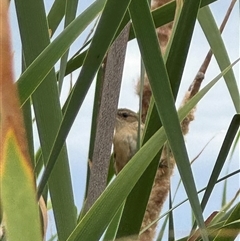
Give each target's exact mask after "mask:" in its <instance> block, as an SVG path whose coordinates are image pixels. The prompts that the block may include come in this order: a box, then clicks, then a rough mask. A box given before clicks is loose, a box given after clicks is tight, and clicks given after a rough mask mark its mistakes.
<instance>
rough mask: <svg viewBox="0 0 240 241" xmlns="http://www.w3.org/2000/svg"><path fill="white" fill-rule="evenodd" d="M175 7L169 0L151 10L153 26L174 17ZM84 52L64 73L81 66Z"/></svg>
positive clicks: (69, 64)
mask: <svg viewBox="0 0 240 241" xmlns="http://www.w3.org/2000/svg"><path fill="white" fill-rule="evenodd" d="M215 1H217V0H203V1H202V2H201V7H204V6H206V5H207V4H210V3H212V2H215ZM175 7H176V2H175V1H171V2H169V3H167V4H165V5H164V6H162V7H160V8H157V9H155V10H153V12H152V15H153V20H154V23H155V26H156V27H160V26H162V25H164V24H166V23H168V22H170V21H172V20H173V17H174V12H175ZM126 23H127V22H125V23H124V24H122V25H121V26H120V29H119V32H120V31H121V30H122V29H123V27H124V26H125V25H126ZM133 38H135V35H134V31H133V29H132V28H131V30H130V34H129V40H132V39H133ZM86 53H87V50H85V51H84V52H82V53H80V54H77V55H74V57H73V58H71V59H70V60H69V61H68V64H67V68H66V75H68V74H70V73H71V72H73V71H74V70H76V69H78V68H79V67H81V66H82V64H83V61H84V58H85V56H86Z"/></svg>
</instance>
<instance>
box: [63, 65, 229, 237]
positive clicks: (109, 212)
mask: <svg viewBox="0 0 240 241" xmlns="http://www.w3.org/2000/svg"><path fill="white" fill-rule="evenodd" d="M231 67H232V66H231ZM229 68H230V67H229ZM229 68H228V69H226V70H225V72H226V71H227V70H229ZM225 72H224V73H225ZM224 73H223V74H224ZM221 76H222V74H220V75H219V76H217V77H216V78H215V79H214V80H213V81H212V82H210V83H209V84H208V85H207V86H206V87H204V88H203V89H202V90H201V91H200V92H199V93H198V94H197V95H196V96H194V97H193V99H192V100H190V101H189V102H188V103H187V104H186V105H185V106H184V107H183V108H182V109H181V110H180V111H179V119H180V120H182V119H183V118H184V117H185V116H186V115H187V113H188V112H189V111H190V110H191V108H193V107H194V106H195V105H196V104H197V102H198V101H199V100H200V99H201V98H202V97H203V96H204V95H205V94H206V93H207V92H208V91H209V90H210V89H211V87H212V86H213V85H214V84H215V83H216V82H217V81H218V80H219V79H220V78H221ZM165 141H166V137H165V134H164V131H163V128H161V129H160V130H158V131H157V132H156V133H155V134H154V135H153V136H152V137H151V138H150V140H149V141H148V142H147V143H146V144H145V145H144V146H143V147H142V148H141V149H140V150H139V152H137V153H136V155H135V156H134V157H133V158H132V159H131V160H130V161H129V162H128V164H127V165H126V166H125V168H124V169H123V170H122V171H121V172H120V173H119V175H118V176H117V177H116V179H115V180H114V181H113V182H112V183H111V184H110V185H109V186H108V187H107V189H106V190H105V191H104V192H103V193H102V195H101V196H100V197H99V199H98V200H97V201H96V202H95V203H94V205H93V206H92V208H91V209H90V210H89V211H88V212H87V213H86V215H85V216H84V217H83V218H82V220H81V221H80V223H79V224H78V225H77V227H76V229H75V230H74V231H73V233H72V234H71V235H70V237H69V238H68V240H67V241H73V240H98V239H99V237H100V236H101V234H102V233H103V232H104V230H105V228H106V227H107V225H108V224H109V222H110V220H111V219H112V218H113V216H114V215H115V213H116V212H117V210H118V208H119V207H120V205H121V204H122V202H123V201H124V200H125V198H126V196H127V195H128V194H129V192H130V191H131V189H132V188H133V187H134V185H135V184H136V182H137V180H138V179H139V177H140V176H141V175H142V173H143V172H144V170H145V169H146V167H147V166H148V165H149V163H150V162H151V160H152V159H153V158H154V156H155V155H156V154H157V152H158V151H159V149H160V148H161V146H162V145H163V144H164V142H165ZM187 200H188V199H186V201H187Z"/></svg>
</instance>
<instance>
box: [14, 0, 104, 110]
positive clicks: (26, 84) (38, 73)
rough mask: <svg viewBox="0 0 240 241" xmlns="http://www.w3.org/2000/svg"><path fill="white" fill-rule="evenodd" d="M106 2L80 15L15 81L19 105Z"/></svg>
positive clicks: (100, 0) (97, 3) (101, 1)
mask: <svg viewBox="0 0 240 241" xmlns="http://www.w3.org/2000/svg"><path fill="white" fill-rule="evenodd" d="M105 2H106V0H97V1H95V2H94V3H93V4H92V5H91V6H90V7H89V8H87V9H86V10H85V11H84V12H83V13H82V14H80V15H79V16H78V17H77V18H76V19H75V20H74V21H73V22H72V23H71V24H70V25H69V26H68V27H67V28H66V29H65V30H64V31H62V33H61V34H60V35H59V36H58V37H57V38H56V39H55V40H54V41H53V42H52V43H50V44H49V45H48V46H47V47H46V48H45V50H44V51H43V52H42V53H41V54H40V55H39V56H38V57H37V58H36V59H35V60H34V61H33V63H32V64H31V65H30V66H29V67H28V68H27V69H26V71H25V72H24V73H23V74H22V75H21V76H20V78H19V79H18V81H17V85H18V89H19V97H20V104H21V105H22V104H24V103H25V101H26V100H27V99H28V98H29V97H30V96H31V95H32V94H33V93H34V91H35V90H36V89H37V88H38V86H39V85H40V84H41V82H42V81H43V79H44V78H45V77H46V76H47V74H48V73H49V72H50V71H51V69H52V68H53V66H54V64H55V63H56V62H57V61H58V60H59V58H60V57H61V56H62V55H63V54H64V53H65V52H66V50H67V49H68V48H69V46H70V45H71V44H72V42H73V41H74V40H75V39H76V38H77V37H78V36H79V34H81V33H82V32H83V30H84V29H85V28H86V27H87V26H88V24H89V23H90V22H91V21H92V20H93V19H94V18H95V17H96V16H97V15H98V14H99V12H100V11H101V10H102V8H103V6H104V4H105Z"/></svg>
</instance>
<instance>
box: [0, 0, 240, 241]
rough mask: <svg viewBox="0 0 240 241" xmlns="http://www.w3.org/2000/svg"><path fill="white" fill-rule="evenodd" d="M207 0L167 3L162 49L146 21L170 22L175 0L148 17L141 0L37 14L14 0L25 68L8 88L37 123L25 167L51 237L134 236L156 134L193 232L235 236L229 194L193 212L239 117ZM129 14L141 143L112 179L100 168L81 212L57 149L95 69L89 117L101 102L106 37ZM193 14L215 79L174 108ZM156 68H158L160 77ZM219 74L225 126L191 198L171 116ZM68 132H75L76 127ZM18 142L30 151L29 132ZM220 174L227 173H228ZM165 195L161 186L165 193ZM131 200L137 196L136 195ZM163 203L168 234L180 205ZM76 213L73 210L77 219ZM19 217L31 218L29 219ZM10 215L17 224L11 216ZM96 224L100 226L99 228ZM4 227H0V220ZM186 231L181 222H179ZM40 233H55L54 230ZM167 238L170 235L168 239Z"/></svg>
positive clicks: (57, 6)
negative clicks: (46, 212) (143, 80)
mask: <svg viewBox="0 0 240 241" xmlns="http://www.w3.org/2000/svg"><path fill="white" fill-rule="evenodd" d="M70 2H71V3H70ZM212 2H214V1H212V0H205V1H200V0H199V1H190V0H185V1H184V4H183V7H182V8H179V9H178V10H177V15H176V18H175V19H176V25H175V26H174V34H173V36H172V38H171V42H170V45H169V46H168V49H167V54H166V55H165V56H162V55H161V53H160V49H159V46H158V41H157V36H156V34H155V31H154V24H155V26H161V25H163V24H165V23H168V22H169V21H172V20H173V18H174V13H175V8H176V3H175V1H173V2H171V3H169V4H167V5H166V6H163V7H161V8H159V9H157V10H155V11H154V12H153V13H152V15H151V11H150V10H149V6H148V4H147V1H145V0H141V1H140V0H132V1H131V0H122V1H119V0H96V1H94V2H93V3H92V4H91V5H90V6H89V7H87V9H86V10H85V11H83V12H81V13H79V12H78V11H77V13H76V9H77V6H78V5H79V4H80V3H81V1H79V2H78V1H77V0H76V1H63V0H55V1H53V5H52V7H51V10H50V12H49V14H48V15H47V14H46V12H45V8H46V6H45V5H44V1H43V0H38V1H37V3H38V4H35V2H34V3H32V1H30V0H28V1H27V0H25V1H20V0H15V4H16V12H17V18H18V24H19V31H20V35H21V44H22V48H23V60H24V61H23V66H25V68H24V69H25V71H23V73H22V74H21V75H20V77H19V79H18V80H17V82H16V86H17V87H18V91H19V97H20V102H21V106H22V108H23V109H24V108H27V109H26V110H27V111H31V112H32V116H35V118H36V123H37V131H35V132H34V138H35V139H37V138H39V139H40V147H39V149H38V148H37V150H35V157H34V155H33V154H32V155H31V156H32V163H33V164H34V165H35V167H34V169H35V175H36V176H37V180H38V181H39V182H38V183H39V185H38V190H37V192H38V197H40V196H41V195H43V196H44V198H45V199H46V200H45V201H46V202H47V201H48V200H51V204H52V210H53V214H54V221H53V222H54V225H56V230H57V231H56V232H57V235H56V237H57V238H58V240H61V241H65V240H67V241H75V240H76V241H77V240H89V241H97V240H99V239H100V238H101V237H102V236H103V235H104V241H107V240H116V237H117V238H122V237H126V236H136V235H138V233H139V231H140V227H141V222H142V218H143V215H144V212H145V208H146V204H147V200H148V196H149V193H150V189H151V186H152V183H153V180H154V175H155V173H156V169H157V167H158V160H159V155H160V151H161V148H162V146H163V145H164V144H165V143H166V141H168V142H169V143H170V146H171V149H172V151H173V153H174V156H175V159H176V163H177V168H178V170H179V173H180V177H181V181H182V182H183V185H184V190H185V191H186V194H187V199H186V200H185V201H184V202H186V201H188V202H189V203H190V205H191V210H192V211H193V213H194V217H195V220H196V223H197V224H198V228H199V229H200V230H201V232H200V233H198V231H196V229H193V231H195V234H196V233H197V234H198V236H199V237H200V236H201V235H202V240H216V241H218V240H229V241H230V240H232V241H233V240H234V239H235V238H236V236H237V235H238V232H239V230H240V224H239V219H240V211H239V208H240V204H239V201H238V202H237V203H236V201H235V200H234V201H235V202H233V203H231V205H229V206H228V207H227V208H226V209H224V214H222V215H221V211H220V212H219V214H218V215H217V216H215V217H214V218H213V219H212V220H211V222H210V223H207V224H206V223H205V219H206V218H205V216H204V215H203V210H204V207H205V206H206V204H207V203H208V201H209V197H210V195H211V193H212V192H213V189H214V187H215V185H216V183H218V182H219V180H218V178H219V174H220V173H221V171H222V169H223V164H224V163H225V161H226V159H227V156H228V153H229V151H230V149H231V147H232V146H233V144H232V143H234V142H233V141H234V138H235V136H237V131H238V128H239V123H240V121H239V118H240V117H239V114H237V113H238V112H239V91H238V86H237V80H236V77H235V76H234V72H233V70H232V67H233V65H235V64H237V62H238V61H235V62H234V63H233V64H231V62H230V60H229V57H228V53H227V51H226V48H225V46H224V42H223V40H222V37H221V35H220V33H219V31H218V30H217V27H216V23H215V20H214V17H213V15H212V13H211V10H210V8H209V7H208V6H206V5H208V4H210V3H212ZM99 16H100V18H99V21H98V24H97V27H96V29H95V30H94V33H93V36H92V38H91V39H90V40H89V41H88V43H87V44H86V45H84V47H83V48H80V47H79V46H78V51H77V53H76V54H75V55H74V56H71V57H69V55H70V54H69V53H71V52H69V49H70V47H72V46H73V45H74V41H75V40H76V39H77V38H78V37H81V38H83V36H85V35H84V34H85V33H84V30H85V29H86V28H87V27H91V26H92V23H93V21H94V20H96V18H97V17H99ZM63 18H64V19H65V22H64V29H61V25H60V22H61V20H62V19H63ZM129 19H130V20H131V22H132V26H131V30H130V37H129V40H131V39H133V38H136V39H137V41H138V45H139V49H140V52H141V57H142V60H143V62H144V65H145V68H146V72H147V74H148V77H149V81H150V83H151V87H152V90H153V96H154V100H153V101H152V103H151V106H150V111H149V113H150V114H149V115H148V120H147V124H146V127H145V132H144V137H143V141H142V143H143V144H142V146H141V147H140V149H139V151H138V152H137V153H136V155H134V157H133V158H132V159H131V160H130V161H129V163H128V164H127V165H126V167H125V168H124V169H123V170H122V171H121V172H120V173H119V175H118V176H117V177H116V178H114V179H111V178H112V166H111V167H110V170H109V173H110V175H109V177H111V178H109V180H108V186H107V187H106V189H105V191H104V192H103V193H102V194H101V196H100V197H99V198H98V199H97V200H96V202H95V203H94V204H93V206H92V207H91V208H90V209H89V210H88V211H87V212H86V213H85V210H84V205H83V207H78V209H82V210H78V213H76V206H77V205H76V200H75V199H74V196H75V195H77V194H78V191H77V193H75V192H74V191H73V188H72V178H73V177H72V176H71V174H70V169H69V162H70V161H71V160H70V158H69V156H70V155H68V151H69V150H68V149H67V147H66V139H67V137H68V134H69V132H70V130H71V128H72V125H73V123H74V121H75V118H76V117H77V115H78V112H79V110H81V108H82V103H83V101H84V100H85V97H86V95H87V93H89V89H90V86H91V84H92V82H93V80H94V78H95V76H96V75H97V74H98V76H100V77H99V78H98V80H97V87H96V95H95V105H94V108H93V116H94V120H96V119H97V113H98V106H99V103H100V101H101V100H100V96H101V95H100V94H99V91H101V90H100V89H99V87H100V86H101V81H102V78H101V76H102V74H103V73H102V72H101V71H102V69H101V66H102V63H103V62H104V59H105V57H106V56H107V53H108V50H109V48H110V46H111V44H112V43H113V41H114V40H115V39H116V38H117V36H118V34H119V33H120V32H121V30H122V29H123V28H124V26H125V25H126V24H127V23H128V22H129ZM196 20H198V21H199V23H200V25H201V27H202V29H203V31H204V34H205V35H206V38H207V41H208V42H209V45H210V46H211V48H212V51H213V53H214V56H215V58H216V60H217V63H218V64H219V67H220V71H216V72H215V76H216V77H215V78H213V80H211V81H209V83H208V84H207V85H206V86H205V87H204V88H202V90H201V91H200V92H199V93H198V94H197V95H196V96H194V97H193V98H192V99H191V101H189V102H188V103H187V104H186V105H185V106H184V107H183V108H181V109H180V110H179V111H177V110H176V107H175V100H176V99H177V97H178V92H179V86H180V85H181V83H182V82H183V81H184V80H183V79H182V75H183V71H184V68H185V67H186V65H187V62H186V60H187V58H188V54H189V52H190V51H191V50H190V45H191V44H192V42H191V41H192V35H193V31H194V28H195V22H196ZM58 27H59V29H60V30H59V29H58ZM49 30H50V31H49ZM49 33H50V36H49ZM51 35H54V38H53V39H51ZM79 49H80V50H79ZM58 61H61V64H60V65H58V64H57V63H58ZM200 64H201V63H199V66H200ZM59 66H60V67H59ZM58 68H59V69H58ZM56 69H58V70H56ZM75 70H80V74H79V75H78V77H77V78H75V77H74V78H75V79H74V86H73V87H72V88H71V90H70V92H69V94H68V95H67V97H66V101H65V103H64V104H63V105H61V104H60V96H61V95H60V93H61V92H66V90H65V89H64V83H65V81H66V80H67V77H66V75H69V74H73V72H74V71H75ZM113 71H114V70H113ZM74 76H75V75H74ZM159 76H161V79H160V81H159ZM222 76H224V79H225V81H226V84H227V87H228V91H229V93H230V96H231V98H229V99H230V101H232V103H233V105H234V107H235V110H236V112H237V113H236V115H234V116H233V117H232V123H231V124H229V130H228V133H227V134H226V137H225V139H224V142H223V144H222V148H221V150H220V151H219V153H218V158H217V160H216V161H215V167H214V170H213V171H212V176H211V177H210V178H209V183H208V185H207V187H205V188H204V189H203V190H205V192H204V197H203V198H202V199H200V196H199V195H198V194H199V192H200V191H203V190H200V191H198V189H197V187H196V186H198V185H197V183H195V178H194V173H193V172H192V169H191V165H190V162H189V154H188V152H187V150H186V147H185V144H184V139H183V136H182V134H181V129H180V124H179V123H180V122H181V120H183V119H184V118H185V117H186V116H187V114H188V113H189V112H190V111H191V110H192V109H193V108H194V107H195V106H196V105H197V104H198V103H199V101H200V100H202V99H205V98H206V97H205V96H206V94H207V93H208V92H209V91H214V88H215V85H216V83H217V82H218V81H220V79H221V77H222ZM65 77H66V78H65ZM133 91H134V90H133ZM31 107H33V108H31ZM25 122H26V123H28V125H27V126H28V127H27V133H29V137H28V138H29V139H31V126H30V127H29V123H32V125H33V126H34V122H33V121H32V117H31V115H29V114H28V115H26V119H25ZM95 128H96V126H94V124H93V125H92V132H93V134H92V136H91V141H90V152H89V153H90V154H89V158H90V157H91V155H92V153H93V149H92V148H93V142H94V140H93V139H94V133H95ZM173 130H174V131H173ZM78 135H79V136H80V137H81V133H79V134H78ZM89 135H90V134H89ZM196 138H198V137H196ZM103 139H104V138H103ZM28 142H29V146H31V148H30V150H32V152H34V148H33V140H28ZM10 144H11V145H13V147H12V148H13V149H12V150H13V151H14V150H15V151H14V152H12V153H10V154H11V155H10V154H9V156H8V158H13V159H16V160H17V159H18V158H19V159H20V158H21V157H17V152H16V146H15V145H17V144H16V143H15V144H14V143H10ZM234 147H235V148H236V147H237V144H234ZM39 150H41V151H39ZM12 155H15V156H12ZM109 158H110V157H109ZM35 159H37V161H35ZM43 163H44V164H43ZM86 163H87V160H86ZM17 172H19V173H20V174H21V175H23V176H24V175H25V173H24V170H22V169H21V168H18V170H17ZM1 175H2V174H1ZM21 175H20V177H21ZM89 175H90V171H89V172H88V175H87V178H86V179H87V182H86V186H88V181H89ZM233 175H235V176H237V175H239V173H238V171H235V173H233ZM225 179H226V180H228V177H226V178H225ZM21 182H22V180H15V179H14V180H13V184H14V185H15V186H14V189H13V190H11V191H12V192H13V191H14V192H17V191H18V188H17V187H18V186H19V187H20V189H19V190H21V191H22V194H23V195H28V192H27V191H25V189H26V188H27V186H24V187H22V185H21ZM96 189H97V187H96ZM1 192H2V190H1ZM82 192H83V191H82ZM173 193H174V192H171V194H173ZM49 194H50V195H49ZM1 195H2V193H1ZM2 198H3V199H4V200H3V201H4V202H7V200H8V198H9V197H7V196H6V193H4V195H3V197H2ZM139 199H141V202H140V201H139ZM199 200H200V201H201V202H200V201H199ZM170 204H171V205H170V207H169V210H168V211H167V212H166V213H164V214H163V215H161V217H160V218H163V217H165V216H168V215H170V225H169V232H170V229H174V234H175V235H176V232H177V227H176V225H174V219H182V217H176V216H175V215H174V213H170V212H171V211H172V210H175V209H177V208H178V207H179V206H180V205H181V204H182V203H180V204H179V205H175V203H174V202H171V201H170ZM200 204H201V205H202V206H201V205H200ZM11 205H12V204H11V203H10V202H9V203H8V205H7V207H10V208H11ZM23 206H26V204H24V203H21V200H19V207H18V208H19V209H21V208H22V207H23ZM212 211H215V210H212ZM80 213H81V215H80ZM77 216H79V218H78V221H77ZM10 217H11V216H10ZM12 217H14V213H12ZM6 218H8V217H6ZM21 218H22V219H24V218H27V217H21ZM28 218H29V219H30V222H32V223H33V224H34V221H33V220H31V217H28ZM184 218H185V217H184ZM15 221H16V222H19V223H21V222H22V221H21V220H19V221H18V219H16V220H15ZM156 221H158V220H156ZM166 224H167V218H166V220H165V223H164V225H163V227H165V229H167V225H166ZM50 225H51V224H50ZM33 226H34V225H29V229H30V230H31V231H33V230H35V229H36V227H33ZM23 228H26V227H23ZM194 228H195V225H194ZM18 229H19V225H18V224H15V225H14V222H13V226H11V227H9V232H10V231H11V233H14V231H12V230H16V232H18ZM37 229H39V227H37ZM229 230H230V231H232V232H230V231H229ZM105 231H106V233H104V232H105ZM6 232H8V227H7V230H6ZM190 232H191V228H190V229H189V233H190ZM33 233H34V231H33ZM163 233H164V229H162V230H161V231H160V233H159V239H158V240H160V239H161V238H162V237H163ZM229 233H230V234H231V235H229ZM191 235H192V234H191ZM191 235H190V234H189V235H188V237H185V238H182V239H181V240H187V239H188V238H189V237H190V236H191ZM226 235H227V238H226ZM20 236H21V233H20V232H18V235H17V236H16V237H13V238H12V237H11V239H10V235H9V240H11V241H18V240H27V239H24V237H21V238H20ZM47 238H48V239H49V240H55V236H54V235H53V236H52V237H51V238H50V236H49V237H47ZM0 240H1V237H0ZM28 240H39V237H37V238H35V237H31V238H30V239H28ZM170 240H173V239H171V238H170ZM194 240H195V239H194Z"/></svg>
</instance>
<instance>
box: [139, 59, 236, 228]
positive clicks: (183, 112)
mask: <svg viewBox="0 0 240 241" xmlns="http://www.w3.org/2000/svg"><path fill="white" fill-rule="evenodd" d="M239 60H240V59H238V60H236V61H235V62H234V63H233V64H232V65H230V66H229V67H228V68H226V69H225V70H224V71H223V72H222V73H221V74H219V75H218V76H217V77H216V78H214V79H213V80H212V81H211V82H210V83H208V84H207V85H206V86H205V87H204V88H203V89H202V90H200V91H199V93H197V94H196V95H195V96H194V97H193V98H192V99H191V100H190V101H189V102H187V103H186V104H185V105H184V107H182V108H181V109H180V110H179V111H178V113H179V119H180V121H181V120H182V119H183V118H184V117H185V116H187V114H188V112H189V109H192V108H193V107H194V106H196V104H197V103H198V102H199V101H200V100H201V99H202V98H203V97H204V95H205V94H206V93H208V91H209V90H210V89H211V88H212V87H213V86H214V85H215V84H216V83H217V81H218V80H219V79H220V78H221V77H222V76H223V75H224V74H226V73H227V71H228V70H229V69H230V68H232V67H233V66H234V65H235V64H236V63H238V62H239ZM237 173H238V171H236V172H234V173H232V174H231V175H236V174H237ZM228 177H230V176H229V175H228V176H226V177H225V178H224V179H226V178H228ZM224 179H219V180H218V181H217V182H216V183H218V182H220V181H223V180H224ZM204 190H205V189H201V190H200V191H198V193H199V192H202V191H204ZM187 200H188V199H186V200H184V201H183V202H182V203H184V202H186V201H187ZM182 203H181V204H182ZM179 205H180V204H178V205H177V206H175V207H174V208H173V209H175V208H176V207H178V206H179ZM173 209H172V210H173ZM167 214H168V212H167V213H165V214H163V215H161V216H160V217H159V219H161V218H162V217H164V216H166V215H167ZM159 219H158V220H159ZM158 220H156V222H157V221H158ZM151 225H152V224H151ZM151 225H149V226H147V227H146V228H144V229H143V230H142V231H141V233H142V232H144V231H145V230H147V229H148V228H149V227H151Z"/></svg>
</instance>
